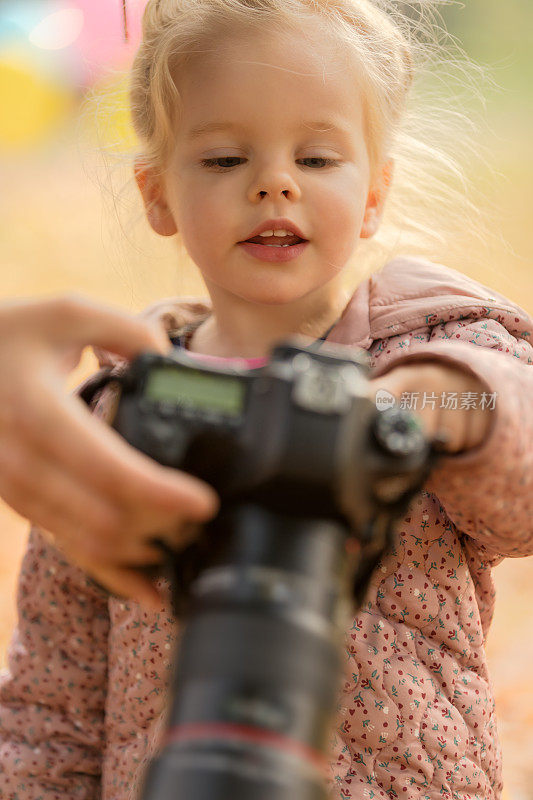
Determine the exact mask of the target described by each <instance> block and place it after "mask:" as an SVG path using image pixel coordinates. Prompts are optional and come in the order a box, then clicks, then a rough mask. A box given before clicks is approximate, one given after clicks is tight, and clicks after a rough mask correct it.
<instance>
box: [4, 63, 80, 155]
mask: <svg viewBox="0 0 533 800" xmlns="http://www.w3.org/2000/svg"><path fill="white" fill-rule="evenodd" d="M36 70H37V68H36V67H35V65H33V64H31V62H26V63H25V61H24V60H23V59H21V58H16V57H13V56H8V55H6V54H5V53H4V54H1V53H0V109H1V112H0V149H4V150H5V149H7V150H12V149H19V148H27V147H31V146H33V145H37V144H40V143H41V142H43V140H45V139H47V138H48V137H49V136H50V135H51V134H53V133H54V131H55V130H57V128H58V127H59V126H60V125H61V124H62V123H63V122H64V121H65V119H66V117H67V116H68V115H69V113H70V111H71V108H72V102H73V96H72V94H71V92H70V91H68V89H66V88H64V87H62V86H57V85H55V84H54V83H52V82H51V81H50V80H49V79H47V78H45V77H43V76H41V75H39V74H38V72H37V71H36Z"/></svg>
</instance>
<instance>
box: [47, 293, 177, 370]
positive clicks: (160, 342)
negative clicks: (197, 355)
mask: <svg viewBox="0 0 533 800" xmlns="http://www.w3.org/2000/svg"><path fill="white" fill-rule="evenodd" d="M40 323H41V324H42V325H43V326H44V327H45V329H46V330H47V332H48V333H49V336H50V338H51V339H55V340H56V341H58V342H60V343H64V342H65V341H66V342H67V343H68V345H69V346H73V345H76V344H77V345H79V346H81V347H85V346H88V345H92V346H96V347H103V348H105V349H106V350H110V351H111V352H113V353H116V354H117V355H120V356H123V357H124V358H126V359H128V360H131V359H132V358H134V357H135V356H136V355H138V354H139V353H140V352H143V351H145V350H155V351H157V352H159V353H167V352H169V350H170V349H171V347H172V345H171V342H170V340H169V338H168V336H167V335H166V333H165V331H164V329H163V327H162V325H161V324H158V323H154V322H152V321H150V322H148V321H145V320H140V319H138V318H136V317H134V316H133V315H132V314H128V313H127V312H125V311H122V310H120V309H117V308H113V307H112V306H108V305H105V304H102V303H96V302H93V301H92V300H90V299H88V298H85V297H83V296H81V295H69V296H66V297H61V298H57V299H54V300H51V301H49V302H48V303H42V302H40V303H36V304H35V305H34V308H33V323H32V327H38V326H39V324H40Z"/></svg>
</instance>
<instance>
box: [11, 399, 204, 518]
mask: <svg viewBox="0 0 533 800" xmlns="http://www.w3.org/2000/svg"><path fill="white" fill-rule="evenodd" d="M23 402H24V401H22V404H23ZM18 422H19V431H20V429H21V428H22V430H23V434H24V436H25V438H26V440H28V441H31V443H32V445H33V447H34V448H36V449H39V450H40V451H41V452H42V454H43V455H44V456H45V457H46V458H49V459H50V460H51V461H53V462H56V463H58V464H61V466H62V468H63V469H64V470H65V471H66V472H70V473H71V474H72V476H73V478H74V479H75V481H76V482H77V483H80V484H84V483H85V484H87V486H88V488H89V491H91V492H92V493H93V494H99V495H100V496H102V497H106V498H107V499H108V500H109V501H110V502H113V503H114V504H115V505H118V506H119V507H123V508H127V509H129V510H130V511H132V510H135V512H136V513H138V512H139V511H140V510H142V508H143V507H146V508H148V509H151V510H152V511H155V510H159V511H160V512H161V513H163V512H166V513H168V514H172V513H173V514H174V515H176V514H179V515H180V516H181V518H187V519H194V520H197V521H205V520H207V519H210V518H211V517H212V516H214V514H215V513H216V511H217V510H218V506H219V503H218V497H217V495H216V493H215V492H214V490H213V489H212V487H210V486H209V485H208V484H206V483H204V482H203V481H201V480H199V479H198V478H195V477H193V476H191V475H187V474H186V473H183V472H179V471H177V470H173V469H170V468H168V467H162V466H161V465H160V464H157V462H155V461H153V460H152V459H150V458H148V456H145V455H144V454H142V453H140V452H139V451H138V450H135V449H134V448H133V447H130V445H128V444H127V442H126V441H125V440H124V439H122V437H121V436H119V434H118V433H116V432H115V431H113V430H112V429H111V428H109V427H108V426H107V425H105V424H104V423H103V422H102V421H101V420H100V419H98V418H96V417H94V416H93V415H91V414H90V413H89V411H88V410H87V409H86V407H85V406H84V405H83V403H82V402H81V401H80V400H79V399H78V398H76V397H73V396H69V395H65V396H62V397H59V398H58V397H57V395H56V394H55V392H53V391H52V390H51V389H50V388H49V387H45V388H44V389H43V391H42V392H41V397H40V403H39V404H37V405H36V406H35V407H34V406H31V407H30V408H28V409H21V410H19V412H18ZM50 431H55V432H57V433H56V435H55V436H50Z"/></svg>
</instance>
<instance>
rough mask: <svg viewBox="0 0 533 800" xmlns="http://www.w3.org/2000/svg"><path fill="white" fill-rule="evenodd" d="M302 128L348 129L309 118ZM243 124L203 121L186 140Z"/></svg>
mask: <svg viewBox="0 0 533 800" xmlns="http://www.w3.org/2000/svg"><path fill="white" fill-rule="evenodd" d="M300 127H302V128H310V129H311V130H312V131H313V132H315V133H336V134H340V135H342V136H345V137H348V136H349V135H350V134H349V131H348V130H347V129H346V128H344V127H341V126H339V125H337V123H336V122H334V121H333V120H319V121H318V122H316V121H314V120H310V121H307V122H302V124H301V126H300ZM243 130H245V126H244V125H239V124H238V123H236V122H205V123H203V124H202V125H197V126H196V127H194V128H192V129H191V130H190V131H189V132H188V134H187V140H188V141H193V140H194V139H199V138H200V137H201V136H204V135H206V134H208V133H217V132H219V131H243Z"/></svg>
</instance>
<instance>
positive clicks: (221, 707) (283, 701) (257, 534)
mask: <svg viewBox="0 0 533 800" xmlns="http://www.w3.org/2000/svg"><path fill="white" fill-rule="evenodd" d="M216 525H217V527H216V530H213V531H211V532H210V534H211V537H212V538H211V541H212V542H213V543H214V547H213V553H214V558H213V560H212V561H211V562H210V564H209V565H208V566H207V568H206V569H205V570H204V571H202V573H201V574H200V575H199V577H198V578H197V580H196V582H195V583H194V584H193V586H192V594H193V598H194V600H193V605H192V608H191V613H190V614H189V615H188V618H187V624H186V627H185V629H184V631H183V634H182V637H181V640H180V641H179V643H178V652H177V658H176V660H175V664H176V671H175V675H174V680H173V687H172V705H171V711H170V714H169V718H168V725H167V734H166V739H165V742H164V744H163V748H162V750H161V753H160V756H159V757H158V758H157V759H156V760H155V761H154V762H152V764H151V766H150V768H149V771H148V774H147V777H146V783H145V788H144V795H143V796H144V798H145V800H147V798H150V800H156V798H157V800H190V798H194V800H236V799H238V800H325V797H326V791H325V781H324V779H325V776H326V770H327V755H328V752H327V742H328V737H329V733H330V726H331V722H332V720H331V714H332V708H334V706H335V699H336V695H337V692H338V689H339V682H340V652H339V645H340V630H339V627H338V625H337V624H336V621H337V618H338V610H339V600H340V594H339V593H340V592H341V591H342V588H343V586H344V583H345V582H344V581H343V575H342V570H343V565H344V559H343V554H344V544H345V538H346V531H345V529H344V527H343V526H342V525H341V524H337V523H335V522H332V521H330V520H327V521H325V520H301V519H299V518H298V519H297V518H293V517H281V518H280V516H279V515H273V514H270V513H269V512H267V511H265V510H263V509H259V508H257V507H252V506H246V507H242V508H239V509H234V510H233V511H232V512H228V513H227V514H226V515H224V516H221V517H220V518H218V519H217V521H216ZM216 543H218V547H217V545H216Z"/></svg>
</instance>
